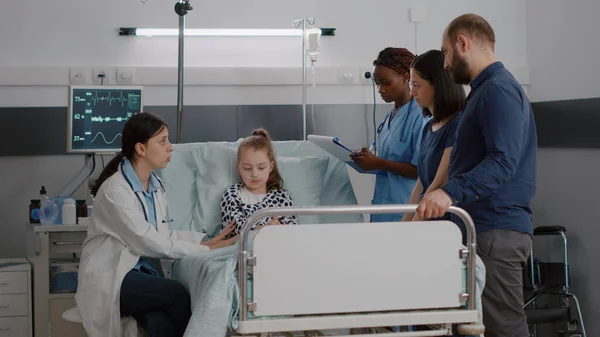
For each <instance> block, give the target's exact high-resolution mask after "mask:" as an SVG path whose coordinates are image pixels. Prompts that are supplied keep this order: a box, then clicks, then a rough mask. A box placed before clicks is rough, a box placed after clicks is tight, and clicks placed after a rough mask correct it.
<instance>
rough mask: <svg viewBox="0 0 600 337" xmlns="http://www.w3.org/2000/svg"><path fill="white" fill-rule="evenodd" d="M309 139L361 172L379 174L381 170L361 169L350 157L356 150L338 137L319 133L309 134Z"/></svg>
mask: <svg viewBox="0 0 600 337" xmlns="http://www.w3.org/2000/svg"><path fill="white" fill-rule="evenodd" d="M307 139H308V141H310V142H311V143H313V144H315V145H317V146H318V147H320V148H322V149H323V150H325V151H327V152H329V153H330V154H332V155H333V156H334V157H336V158H337V159H339V160H341V161H342V162H344V163H346V164H348V166H350V167H352V168H353V169H355V170H356V171H357V172H359V173H366V174H377V173H379V172H381V171H380V170H372V171H365V170H363V169H361V168H360V167H359V166H358V165H356V164H355V163H354V162H353V161H352V159H350V155H351V154H354V151H352V150H351V149H349V148H348V147H347V146H346V145H344V144H343V143H342V142H341V141H340V140H339V138H337V137H328V136H318V135H308V136H307Z"/></svg>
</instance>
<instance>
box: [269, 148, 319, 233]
mask: <svg viewBox="0 0 600 337" xmlns="http://www.w3.org/2000/svg"><path fill="white" fill-rule="evenodd" d="M328 165H329V158H328V157H278V158H277V167H278V168H279V173H280V174H281V178H282V179H283V188H284V189H286V190H287V191H288V192H289V193H290V196H291V197H292V200H293V201H294V205H295V206H319V205H321V189H322V188H323V178H324V177H325V172H326V171H327V167H328ZM299 221H300V224H317V223H319V214H315V215H301V216H300V217H299Z"/></svg>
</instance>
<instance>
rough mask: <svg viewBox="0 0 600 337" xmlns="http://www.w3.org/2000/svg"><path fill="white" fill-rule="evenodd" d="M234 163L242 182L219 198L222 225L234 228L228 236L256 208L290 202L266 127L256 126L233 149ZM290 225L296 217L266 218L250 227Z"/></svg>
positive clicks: (242, 223) (238, 227)
mask: <svg viewBox="0 0 600 337" xmlns="http://www.w3.org/2000/svg"><path fill="white" fill-rule="evenodd" d="M236 166H237V170H238V173H239V174H240V177H241V178H242V182H241V183H239V184H235V185H233V186H231V187H230V188H228V189H227V191H225V193H223V197H222V198H221V224H222V226H223V228H225V226H226V225H227V224H229V223H231V222H232V221H233V222H235V224H236V229H235V231H234V233H232V234H230V235H232V236H233V235H236V234H238V233H239V231H240V229H241V228H242V227H243V226H244V224H245V223H246V221H247V219H248V218H249V217H250V216H251V215H252V214H253V213H255V212H256V211H258V210H260V209H263V208H268V207H285V206H293V205H294V203H293V201H292V198H291V197H290V195H289V193H288V192H287V191H286V190H284V189H283V179H281V175H279V171H278V170H277V161H276V160H275V151H274V150H273V146H272V144H271V138H270V137H269V134H268V133H267V131H266V130H264V129H257V130H255V131H254V132H253V133H252V135H251V136H249V137H246V138H245V139H244V140H243V141H242V143H241V144H240V146H239V148H238V152H237V165H236ZM291 224H293V225H297V224H298V219H297V217H296V216H293V215H290V216H282V217H279V218H277V219H273V218H271V217H267V218H265V219H262V220H261V221H260V222H259V223H258V224H256V225H255V226H254V227H256V226H262V225H291ZM254 227H253V228H254Z"/></svg>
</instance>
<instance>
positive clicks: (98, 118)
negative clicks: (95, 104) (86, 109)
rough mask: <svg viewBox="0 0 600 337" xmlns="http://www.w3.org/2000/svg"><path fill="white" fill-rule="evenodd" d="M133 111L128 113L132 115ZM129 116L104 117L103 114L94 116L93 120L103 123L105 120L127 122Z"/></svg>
mask: <svg viewBox="0 0 600 337" xmlns="http://www.w3.org/2000/svg"><path fill="white" fill-rule="evenodd" d="M130 114H131V113H129V114H128V115H130ZM128 119H129V118H128V117H102V116H92V118H91V120H92V122H99V123H103V122H111V121H112V122H126V121H127V120H128Z"/></svg>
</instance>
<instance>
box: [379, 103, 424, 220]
mask: <svg viewBox="0 0 600 337" xmlns="http://www.w3.org/2000/svg"><path fill="white" fill-rule="evenodd" d="M392 111H393V110H391V111H390V112H388V114H387V116H386V117H385V119H384V120H383V123H381V124H380V125H379V128H378V130H377V132H378V133H379V146H378V148H377V149H378V153H377V156H378V157H380V158H383V159H385V160H390V161H395V162H404V163H411V164H413V165H415V166H417V162H418V159H419V147H420V146H421V137H422V135H423V127H424V125H425V123H426V122H427V121H428V120H429V119H424V118H423V114H422V109H421V108H420V107H419V105H418V104H417V103H416V102H415V100H414V98H413V99H411V100H410V102H408V103H406V104H405V105H403V106H402V107H400V110H399V111H398V112H397V113H396V115H395V116H394V118H392V120H391V122H390V120H389V118H390V115H391V112H392ZM416 182H417V179H413V178H405V177H403V176H400V175H397V174H394V173H391V172H385V171H382V172H380V173H378V174H377V177H376V180H375V191H374V193H373V200H372V201H371V203H372V204H373V205H385V204H408V201H409V199H410V194H411V192H412V190H413V188H414V187H415V184H416ZM402 217H403V214H371V222H384V221H400V220H401V219H402Z"/></svg>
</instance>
